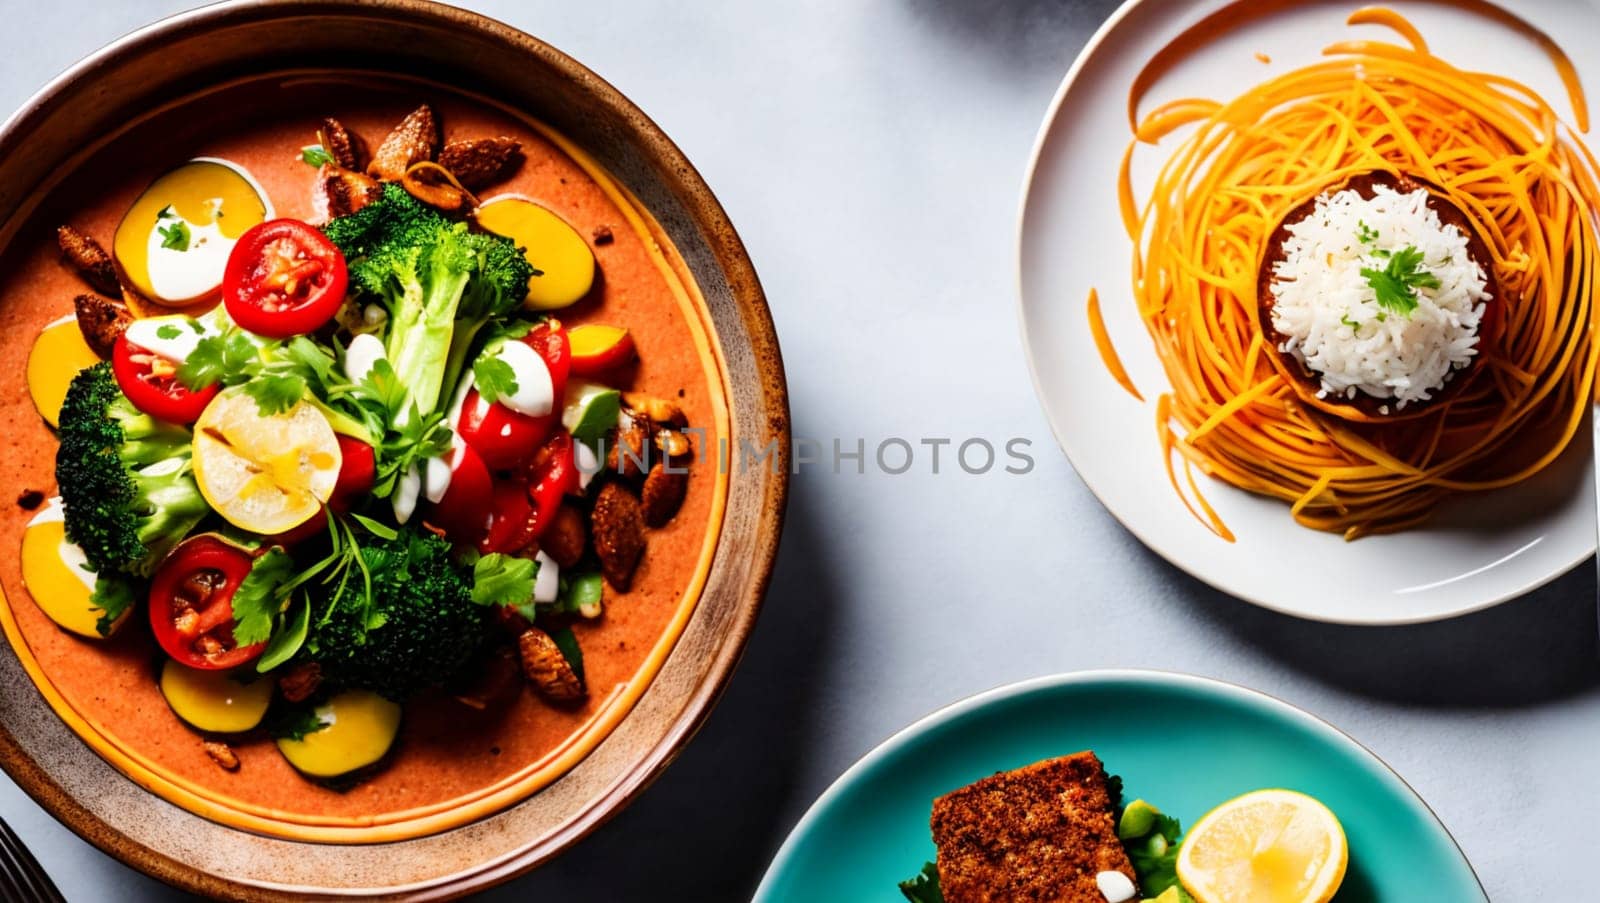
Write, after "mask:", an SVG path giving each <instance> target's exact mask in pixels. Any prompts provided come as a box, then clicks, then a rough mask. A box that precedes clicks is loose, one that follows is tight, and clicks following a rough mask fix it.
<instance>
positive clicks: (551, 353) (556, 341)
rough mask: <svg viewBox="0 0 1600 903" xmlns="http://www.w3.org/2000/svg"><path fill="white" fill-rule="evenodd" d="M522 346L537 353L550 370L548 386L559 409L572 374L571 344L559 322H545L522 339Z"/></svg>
mask: <svg viewBox="0 0 1600 903" xmlns="http://www.w3.org/2000/svg"><path fill="white" fill-rule="evenodd" d="M522 342H523V344H525V345H527V346H528V347H529V348H532V349H533V350H534V351H537V352H539V356H540V357H542V358H544V365H545V366H546V367H549V368H550V385H551V387H552V388H553V389H554V390H555V396H556V407H557V408H558V409H559V408H560V407H561V396H562V393H564V392H566V390H567V376H568V375H569V374H571V372H572V342H571V341H569V340H568V338H567V331H566V329H564V328H562V326H561V322H560V321H559V320H545V321H544V322H543V323H540V324H539V325H537V326H535V327H533V329H532V330H531V331H530V332H529V333H528V334H527V335H525V336H523V337H522Z"/></svg>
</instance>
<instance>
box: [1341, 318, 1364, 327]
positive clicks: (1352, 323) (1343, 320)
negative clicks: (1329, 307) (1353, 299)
mask: <svg viewBox="0 0 1600 903" xmlns="http://www.w3.org/2000/svg"><path fill="white" fill-rule="evenodd" d="M1339 322H1340V323H1343V324H1344V325H1346V326H1348V327H1350V328H1351V329H1360V328H1361V324H1360V323H1357V322H1356V321H1355V320H1352V319H1350V315H1349V314H1342V315H1340V317H1339Z"/></svg>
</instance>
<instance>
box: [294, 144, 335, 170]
mask: <svg viewBox="0 0 1600 903" xmlns="http://www.w3.org/2000/svg"><path fill="white" fill-rule="evenodd" d="M300 160H301V162H303V163H306V164H307V165H310V166H315V167H316V168H318V169H321V168H322V167H324V166H326V165H328V164H329V163H332V162H333V155H332V154H330V153H328V151H327V150H326V149H325V148H324V147H323V146H322V145H320V144H308V145H306V146H305V147H302V148H300Z"/></svg>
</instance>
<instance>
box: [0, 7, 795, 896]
mask: <svg viewBox="0 0 1600 903" xmlns="http://www.w3.org/2000/svg"><path fill="white" fill-rule="evenodd" d="M318 14H343V15H351V14H354V15H359V16H364V17H371V18H381V19H387V20H390V21H395V22H402V23H411V24H417V25H425V26H431V27H437V28H447V29H453V30H456V31H460V32H471V33H475V34H476V35H478V36H480V37H484V38H487V39H490V40H492V41H494V42H496V43H499V44H501V45H503V46H507V47H509V48H511V49H513V50H515V51H517V52H519V53H521V54H524V55H528V56H532V57H535V58H537V59H539V60H540V62H541V63H543V64H545V65H547V66H549V67H551V68H552V69H554V70H555V71H556V73H557V74H558V75H559V76H560V77H562V78H564V79H566V80H568V81H571V82H573V83H575V84H576V85H577V87H578V88H579V89H580V90H582V91H583V92H584V93H586V94H587V95H589V96H590V97H591V98H592V99H593V101H594V102H595V103H596V104H597V105H598V106H600V107H603V108H605V109H607V110H608V111H609V112H611V113H613V114H615V115H617V117H618V118H619V119H621V120H622V121H624V122H626V123H627V126H628V128H629V130H630V131H631V132H632V133H633V135H634V137H636V138H637V139H638V140H639V143H640V152H641V155H642V156H643V158H644V159H645V160H646V161H647V162H648V163H649V164H650V165H651V166H652V167H654V168H655V169H656V170H657V171H658V172H661V173H664V174H667V177H668V179H669V181H670V182H671V184H672V187H673V189H675V191H676V192H677V193H679V195H680V198H681V200H682V203H683V204H684V208H685V210H686V211H687V212H688V213H689V214H690V218H691V220H692V221H693V222H694V224H695V225H696V226H698V227H699V228H701V229H702V230H704V232H705V233H706V237H707V243H708V250H709V251H710V254H711V256H712V257H713V258H714V259H715V261H716V264H717V266H718V269H720V270H721V273H722V275H723V277H724V279H725V280H726V282H727V285H728V291H729V294H730V296H731V297H732V299H733V307H734V309H735V312H736V313H737V315H738V317H739V318H740V319H741V320H742V321H743V324H744V326H745V329H746V331H747V334H748V339H749V342H750V347H751V351H752V353H753V357H754V358H755V362H756V363H755V365H754V366H755V369H756V371H757V374H758V377H759V382H760V387H759V388H760V392H759V395H758V397H760V398H761V399H762V400H763V401H765V402H766V407H767V410H768V416H767V423H766V424H765V429H766V432H767V433H768V435H770V437H771V438H772V439H773V440H775V455H774V457H773V458H772V461H773V464H772V467H771V472H772V476H773V479H771V480H768V481H766V482H765V484H764V486H763V487H761V489H760V490H759V492H761V493H762V495H763V496H764V497H763V499H762V511H761V513H760V516H759V518H758V519H757V522H756V531H755V533H754V535H753V536H752V537H751V538H750V543H751V545H750V551H751V552H753V553H754V554H753V556H752V559H751V565H750V570H749V575H748V578H747V580H746V586H745V587H744V588H743V590H742V591H741V592H743V593H744V594H746V595H747V596H748V599H747V601H745V602H744V604H742V605H741V606H740V607H739V609H738V610H737V611H735V613H734V614H733V619H732V623H731V625H730V630H729V631H728V633H727V634H726V639H725V640H724V641H723V642H721V643H720V644H719V645H718V646H717V647H716V654H715V655H714V656H713V657H712V658H711V659H710V660H709V662H708V663H707V665H706V671H705V677H704V678H703V679H702V680H701V681H700V682H699V684H698V685H697V686H696V687H695V688H694V690H693V691H692V692H690V693H689V694H687V695H686V696H685V697H684V699H683V704H682V709H681V712H680V714H679V715H678V717H677V718H676V720H675V721H673V722H672V723H671V724H670V725H669V726H668V727H667V728H666V730H665V731H664V732H663V734H662V735H661V737H660V739H659V740H657V741H656V743H655V744H654V745H653V746H651V747H650V748H649V749H648V750H646V751H644V753H643V754H642V755H640V756H638V757H637V758H636V759H635V760H634V761H633V763H632V764H631V765H629V766H627V767H626V768H624V769H622V771H621V772H620V773H619V775H618V776H617V778H616V780H615V781H614V782H613V783H612V784H611V786H610V787H608V788H606V789H605V790H604V791H603V792H602V793H600V794H599V795H597V796H596V797H594V798H593V799H592V800H590V801H589V802H588V803H587V804H586V805H585V806H584V807H583V808H581V809H580V810H579V811H578V812H577V813H576V814H575V815H574V816H573V817H571V818H569V819H568V820H567V821H566V822H565V823H564V824H562V825H560V826H559V827H557V828H556V829H554V830H553V831H551V832H550V833H548V834H546V835H544V836H542V837H540V838H537V839H535V840H533V841H531V842H530V843H528V844H527V845H526V846H524V847H523V848H522V849H520V850H518V851H516V852H515V853H513V854H512V855H510V856H508V857H504V858H502V859H500V860H497V861H489V862H487V863H481V864H478V865H474V866H471V867H468V868H466V869H463V870H461V871H459V872H457V873H455V874H452V875H448V876H445V877H442V878H439V879H434V880H431V881H428V882H426V883H425V884H421V885H411V886H409V887H404V888H380V887H373V888H362V889H356V890H340V891H332V893H335V894H337V895H339V896H351V897H359V896H372V895H376V894H382V895H384V896H385V898H395V899H407V900H422V899H428V900H432V899H448V898H454V897H457V896H461V895H465V894H467V893H471V892H474V891H481V890H484V889H486V888H488V887H491V886H494V885H496V884H500V883H503V882H506V881H509V880H511V879H512V878H514V877H517V876H519V875H522V874H525V873H527V872H529V871H531V870H532V869H534V868H536V867H537V866H539V865H540V864H542V863H544V862H547V861H549V860H550V859H552V858H554V857H555V856H557V855H559V854H560V853H562V852H564V851H565V850H567V849H568V848H570V847H571V846H573V845H574V844H576V843H577V842H578V841H580V840H582V839H583V838H585V837H587V836H588V835H589V834H590V833H592V832H593V831H595V830H596V829H598V828H599V827H600V826H601V825H602V824H604V823H605V822H606V821H608V820H610V819H611V818H612V817H614V816H615V815H616V814H617V813H619V812H620V811H621V810H622V809H624V808H625V807H626V806H627V805H629V804H630V803H631V802H632V801H633V800H634V799H635V798H637V796H638V795H639V794H640V793H642V792H643V791H644V789H645V788H646V787H648V786H649V785H650V784H651V783H653V782H654V780H655V779H656V778H658V777H659V776H660V774H661V773H662V772H663V771H664V770H665V768H666V766H667V765H669V764H671V762H672V761H673V760H674V759H675V758H676V757H677V755H678V754H679V753H680V752H682V750H683V748H684V746H685V745H686V744H687V743H688V741H689V740H690V739H692V738H693V736H694V734H695V733H696V732H698V731H699V729H700V727H701V726H702V725H703V724H704V723H705V720H706V719H707V718H708V717H709V715H710V713H711V710H712V708H713V707H714V706H715V704H716V702H717V701H718V699H719V698H720V697H721V695H722V693H723V691H724V690H725V689H726V687H727V684H728V681H729V680H730V679H731V678H732V675H733V671H734V670H735V668H736V667H737V665H738V663H739V661H740V660H741V658H742V657H743V654H744V650H745V648H746V646H747V644H748V640H749V637H750V633H751V631H752V630H753V629H754V627H755V622H756V619H757V616H758V615H759V614H760V610H761V608H762V605H763V604H764V600H765V597H766V592H767V589H768V587H769V585H770V583H771V579H772V572H773V568H774V566H775V563H776V558H777V551H778V544H779V539H780V537H781V534H782V530H783V522H784V514H785V511H786V508H787V502H788V488H789V477H790V473H791V470H790V466H789V457H790V441H789V438H790V426H789V423H790V418H789V402H788V390H787V383H786V379H785V376H784V370H783V363H782V355H781V352H780V350H779V346H778V339H777V333H776V329H775V326H774V324H773V321H772V315H771V311H770V309H769V308H768V306H767V303H766V296H765V293H764V292H763V290H762V288H761V284H760V281H759V279H758V277H757V275H756V272H755V267H754V264H753V263H752V262H751V260H750V257H749V254H748V252H747V250H746V248H745V246H744V243H743V241H742V240H741V239H740V237H739V235H738V233H737V231H736V230H735V229H734V226H733V224H732V222H731V221H730V220H729V218H728V215H727V213H726V211H725V210H724V209H723V207H722V205H721V204H720V202H718V201H717V199H716V197H715V196H714V195H713V194H712V192H711V189H710V187H709V186H708V185H707V184H706V183H705V180H704V179H703V178H702V177H701V175H700V173H699V172H698V170H696V169H695V168H694V166H693V165H692V164H691V163H690V162H689V160H688V158H687V157H686V156H685V155H684V154H683V152H682V150H680V149H679V148H678V146H677V145H676V144H675V143H674V142H673V141H672V139H671V138H669V137H668V136H667V134H666V133H665V132H664V131H663V130H662V129H661V128H660V127H659V126H658V125H657V124H656V123H655V122H654V121H653V120H652V119H650V118H649V117H648V116H647V115H646V114H645V113H644V111H643V110H641V109H640V108H639V107H638V106H637V105H635V104H634V103H633V102H632V101H631V100H629V99H628V98H627V97H626V96H625V95H623V94H622V92H621V91H619V90H617V89H616V88H615V87H614V86H613V85H611V84H610V83H609V82H608V81H606V80H605V79H603V78H601V77H600V76H599V75H597V74H596V73H595V72H593V71H592V70H590V69H589V68H588V67H586V66H584V65H583V64H582V63H580V62H578V61H577V60H576V59H574V58H573V57H571V56H568V55H567V54H566V53H564V52H562V51H561V50H559V49H557V48H556V47H554V46H553V45H551V44H549V43H547V42H545V41H543V40H541V39H539V38H536V37H534V36H532V35H530V34H528V33H526V32H523V31H521V30H520V29H517V28H515V27H513V26H511V25H508V24H506V23H504V22H501V21H499V20H497V19H494V18H491V17H489V16H486V15H483V14H481V13H477V12H474V11H470V10H465V9H460V8H457V7H452V6H448V5H445V4H443V3H434V2H430V0H377V2H374V0H221V2H217V3H211V4H209V5H205V6H201V7H198V8H195V9H191V10H186V11H182V12H179V13H175V14H173V15H170V16H166V17H164V18H161V19H158V20H156V21H154V22H152V23H150V24H148V25H145V26H142V27H140V28H138V29H135V30H134V31H131V32H128V33H127V34H125V35H123V36H122V37H119V38H118V39H116V40H114V41H112V42H111V43H109V44H106V45H105V46H103V47H101V48H100V49H98V50H96V51H94V52H93V53H91V54H89V55H87V56H85V57H83V58H81V59H80V60H78V61H77V62H76V63H74V64H72V65H71V66H70V67H68V68H67V69H66V70H64V71H63V72H61V73H60V74H59V75H56V76H55V77H54V78H52V79H50V80H49V81H48V82H46V83H45V84H44V85H43V86H42V87H40V88H39V89H38V90H37V91H35V92H34V93H33V94H32V96H30V97H29V98H28V100H27V101H26V102H24V103H23V104H22V105H21V106H20V107H18V109H17V110H16V111H15V112H13V113H12V114H11V115H10V116H9V117H7V118H6V119H5V120H4V122H3V123H0V154H3V153H4V152H6V151H7V150H9V149H10V148H11V147H12V146H13V145H14V144H15V143H17V142H19V141H22V140H25V138H26V135H27V132H28V130H29V125H30V124H31V123H32V122H34V121H36V120H38V119H39V118H42V117H45V116H48V115H50V113H51V112H52V109H51V108H52V107H53V106H54V104H55V103H56V102H57V101H58V99H59V98H60V97H61V95H62V94H64V93H66V92H67V91H69V90H70V89H73V88H74V87H77V86H79V85H80V84H81V83H83V82H85V81H92V80H93V79H95V78H97V77H99V74H100V71H101V70H102V69H104V68H105V67H107V66H110V65H112V64H114V63H116V62H117V61H119V60H120V59H123V58H125V57H128V56H133V55H136V54H138V53H140V52H142V51H144V50H147V49H149V48H151V47H152V46H160V45H162V44H164V43H167V42H170V41H172V40H174V39H175V38H180V37H184V36H189V35H194V34H200V33H205V32H210V31H215V30H220V29H225V28H228V27H230V26H233V25H236V24H241V23H243V22H247V21H260V20H262V19H264V18H289V17H299V16H306V15H318ZM723 378H724V379H727V376H726V375H724V377H723ZM731 426H732V423H731V421H730V427H731ZM724 530H726V524H725V525H724ZM721 545H722V540H720V539H719V540H718V543H717V547H718V548H720V547H721ZM702 592H704V590H703V591H702ZM0 770H4V771H5V772H6V773H7V774H8V775H9V776H10V777H11V778H12V779H13V780H14V781H15V782H16V783H17V784H18V786H20V787H21V788H22V789H23V791H24V792H25V793H27V794H28V795H29V796H30V797H31V798H32V799H33V800H34V801H35V802H37V803H38V804H39V805H40V806H41V807H43V808H44V809H45V811H47V812H49V813H50V814H51V815H52V816H53V817H54V818H55V819H56V820H58V821H60V822H61V823H62V824H64V825H66V826H67V827H68V828H69V829H70V830H72V831H73V833H75V834H77V835H78V836H79V837H81V838H83V839H84V840H86V841H88V842H89V843H91V844H93V845H94V846H95V847H97V848H99V849H100V850H101V851H102V852H105V853H107V854H108V855H110V856H112V857H114V858H116V859H117V860H118V861H120V862H122V863H124V864H126V865H129V866H131V867H133V868H135V869H137V870H139V871H141V872H143V873H144V874H146V875H149V876H150V877H153V878H156V879H157V880H160V881H163V882H166V883H168V884H170V885H173V886H175V887H178V888H180V889H182V890H186V891H189V892H193V893H200V894H205V895H207V896H213V897H230V898H249V899H259V900H303V899H305V897H304V896H303V895H302V894H300V893H298V892H294V891H288V890H282V889H277V888H270V887H262V886H260V885H257V884H254V883H251V882H247V881H239V880H235V879H231V878H226V877H222V876H220V875H216V874H212V873H210V872H206V871H203V870H200V869H198V868H196V867H194V866H191V865H189V864H187V863H185V862H183V861H182V860H180V859H176V858H174V857H172V856H169V855H168V854H166V853H163V852H160V851H158V850H156V849H154V848H152V847H149V846H147V845H145V844H144V843H142V842H140V841H137V840H134V839H133V838H131V837H129V836H127V835H125V834H123V833H121V832H120V831H118V830H116V829H115V828H113V827H111V826H110V825H108V824H107V823H105V822H104V821H102V820H101V819H100V818H99V817H98V816H96V815H95V814H94V813H93V812H92V811H91V810H90V809H88V808H87V807H86V806H84V805H83V804H82V803H80V802H79V801H78V800H77V799H76V798H75V797H74V796H73V795H72V793H71V792H69V791H68V790H67V789H66V788H64V787H63V786H62V785H61V784H60V783H59V782H57V781H56V780H55V778H54V777H53V776H52V775H51V774H50V773H49V772H47V771H46V770H45V769H44V768H43V767H42V766H40V765H39V764H38V763H37V762H35V761H34V760H33V759H32V758H31V757H30V756H29V755H28V754H27V753H26V752H24V750H23V749H22V747H21V745H20V743H19V742H18V741H17V740H16V738H15V737H13V736H12V735H11V733H10V731H9V730H8V729H7V728H6V727H5V725H4V724H0ZM530 798H531V797H530ZM524 802H525V801H524ZM518 805H521V803H519V804H518ZM196 817H199V816H196ZM230 830H236V829H230ZM290 842H294V841H290ZM318 892H319V893H329V892H330V891H328V890H319V891H318Z"/></svg>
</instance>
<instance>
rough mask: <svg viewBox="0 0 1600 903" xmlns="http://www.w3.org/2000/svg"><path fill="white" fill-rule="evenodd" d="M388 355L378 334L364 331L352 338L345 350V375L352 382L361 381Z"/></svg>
mask: <svg viewBox="0 0 1600 903" xmlns="http://www.w3.org/2000/svg"><path fill="white" fill-rule="evenodd" d="M386 356H387V354H386V353H385V351H384V350H383V342H382V341H380V340H379V339H378V337H377V336H375V335H371V334H369V333H365V332H363V333H361V334H360V335H358V336H356V337H355V338H353V339H351V340H350V345H349V347H347V348H345V350H344V375H345V376H347V377H349V379H350V381H351V382H353V383H359V382H361V381H362V380H364V379H366V378H367V374H368V373H371V372H372V368H373V367H374V366H376V365H377V363H378V361H381V360H384V359H385V357H386Z"/></svg>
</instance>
